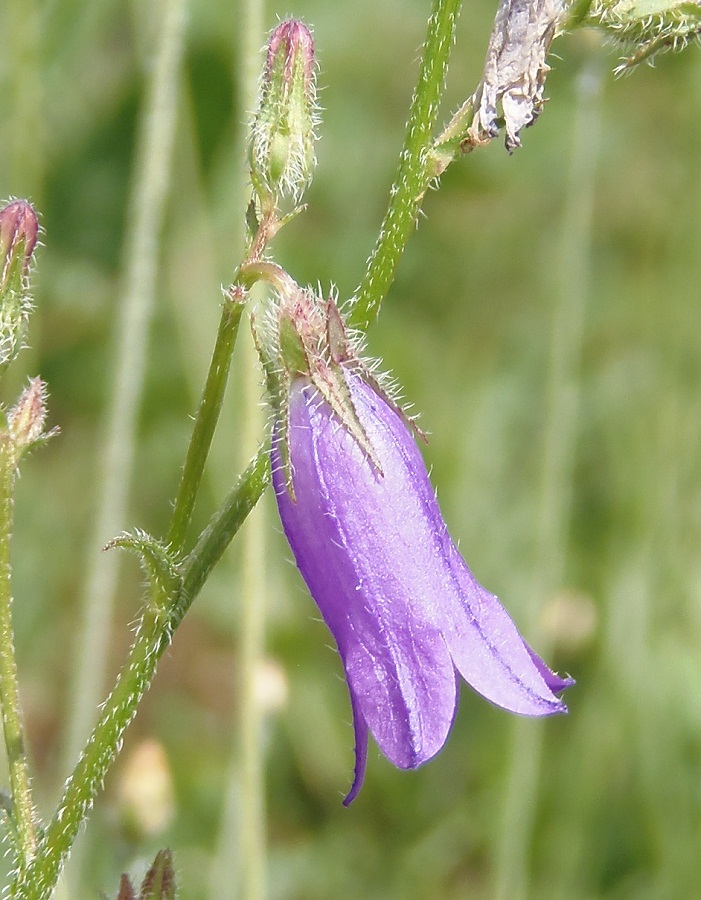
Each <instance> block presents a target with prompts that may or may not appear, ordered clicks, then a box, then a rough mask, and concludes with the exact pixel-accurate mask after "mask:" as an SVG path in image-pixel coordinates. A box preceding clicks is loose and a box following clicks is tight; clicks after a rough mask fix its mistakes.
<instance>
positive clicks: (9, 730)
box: [0, 434, 36, 871]
mask: <svg viewBox="0 0 701 900" xmlns="http://www.w3.org/2000/svg"><path fill="white" fill-rule="evenodd" d="M16 473H17V459H16V451H15V447H14V445H13V443H12V440H11V439H10V437H9V436H8V435H7V434H4V435H1V436H0V704H1V705H2V724H3V730H4V733H5V746H6V748H7V762H8V767H9V774H10V790H11V793H12V814H11V817H10V821H11V822H12V825H13V826H14V828H13V829H11V831H14V835H13V836H14V838H15V840H16V851H17V858H18V863H19V869H20V871H21V870H22V869H24V868H26V866H27V865H28V864H29V862H30V861H31V859H32V857H33V856H34V854H35V852H36V826H35V821H34V807H33V804H32V792H31V788H30V784H29V766H28V763H27V755H26V752H25V748H24V729H23V727H22V713H21V710H20V704H19V688H18V684H17V661H16V658H15V647H14V639H13V631H12V584H11V576H12V570H11V566H10V536H11V535H12V522H13V516H12V511H13V503H14V488H15V477H16Z"/></svg>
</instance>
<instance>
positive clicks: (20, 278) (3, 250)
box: [0, 200, 39, 368]
mask: <svg viewBox="0 0 701 900" xmlns="http://www.w3.org/2000/svg"><path fill="white" fill-rule="evenodd" d="M38 234H39V222H38V221H37V217H36V213H35V212H34V210H33V209H32V207H31V205H30V204H29V203H27V201H26V200H14V201H13V202H12V203H8V204H7V206H5V207H4V208H3V209H1V210H0V368H2V367H4V366H5V365H7V364H8V363H9V362H11V361H12V360H13V359H14V358H15V356H16V355H17V353H18V352H19V350H20V348H21V346H22V337H23V334H24V328H25V325H26V322H27V319H28V317H29V313H30V311H31V300H30V297H29V293H28V273H29V264H30V262H31V259H32V254H33V252H34V248H35V246H36V242H37V236H38Z"/></svg>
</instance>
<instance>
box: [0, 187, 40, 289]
mask: <svg viewBox="0 0 701 900" xmlns="http://www.w3.org/2000/svg"><path fill="white" fill-rule="evenodd" d="M38 236H39V220H38V219H37V216H36V213H35V212H34V209H33V207H32V205H31V204H30V203H27V201H26V200H13V201H12V203H8V204H7V206H6V207H4V209H1V210H0V259H1V260H2V263H3V271H4V270H5V269H7V267H8V266H9V265H10V264H11V261H12V258H13V256H14V255H15V253H16V252H17V250H18V248H19V246H20V244H21V246H22V254H23V257H24V262H23V270H24V272H26V271H27V269H28V268H29V261H30V260H31V258H32V253H33V252H34V248H35V247H36V243H37V237H38Z"/></svg>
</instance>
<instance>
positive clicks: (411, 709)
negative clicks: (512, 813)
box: [272, 372, 569, 802]
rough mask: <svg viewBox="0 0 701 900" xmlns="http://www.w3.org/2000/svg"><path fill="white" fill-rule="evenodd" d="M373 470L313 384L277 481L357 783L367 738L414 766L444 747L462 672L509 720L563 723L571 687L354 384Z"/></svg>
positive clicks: (304, 388) (416, 456)
mask: <svg viewBox="0 0 701 900" xmlns="http://www.w3.org/2000/svg"><path fill="white" fill-rule="evenodd" d="M346 378H347V384H348V388H349V393H350V397H351V400H352V403H353V405H354V407H355V412H356V413H357V417H358V420H359V422H360V423H361V425H362V427H363V429H364V431H365V432H366V434H367V437H368V440H369V442H370V444H371V445H372V447H373V451H374V461H371V460H370V459H369V458H368V456H367V454H366V453H365V452H364V451H363V450H362V449H361V447H360V445H359V444H358V442H357V441H356V440H355V439H354V438H353V437H352V435H351V434H350V433H349V432H348V430H347V429H346V428H344V427H343V425H342V424H341V423H340V421H339V420H338V418H337V417H336V415H335V414H334V413H333V412H332V410H331V407H330V406H329V404H328V403H327V402H326V401H324V400H323V399H322V398H321V396H320V395H319V393H318V392H317V391H316V390H315V388H314V387H313V386H312V385H311V383H310V382H309V381H308V380H306V379H304V378H298V379H297V380H296V381H295V382H294V383H293V384H292V387H291V390H290V397H289V410H290V420H289V432H288V440H289V457H290V462H291V467H292V481H293V486H294V495H295V498H296V499H295V500H292V499H291V498H290V495H289V494H288V492H287V490H286V486H285V476H284V473H283V471H282V464H281V452H280V440H281V434H280V430H279V429H278V431H277V432H276V434H275V436H274V440H273V450H272V465H273V483H274V486H275V491H276V494H277V500H278V506H279V510H280V516H281V519H282V522H283V526H284V529H285V533H286V535H287V538H288V540H289V542H290V545H291V547H292V550H293V552H294V555H295V559H296V561H297V565H298V566H299V569H300V571H301V573H302V575H303V577H304V579H305V581H306V582H307V585H308V587H309V590H310V592H311V594H312V597H313V598H314V600H315V601H316V603H317V605H318V606H319V609H320V610H321V613H322V615H323V616H324V619H325V620H326V622H327V624H328V626H329V628H330V629H331V632H332V633H333V636H334V638H335V640H336V643H337V645H338V649H339V652H340V655H341V658H342V660H343V664H344V667H345V670H346V676H347V679H348V686H349V690H350V693H351V702H352V706H353V714H354V722H355V729H356V772H355V779H354V783H353V786H352V788H351V792H350V794H349V797H348V798H347V802H350V800H351V799H352V798H353V797H354V796H355V795H356V794H357V791H358V790H359V788H360V782H361V781H362V775H363V771H364V765H365V756H364V754H365V745H366V738H367V729H368V728H369V730H370V731H371V732H372V734H373V736H374V737H375V740H376V741H377V743H378V744H379V746H380V749H381V750H382V752H383V753H384V754H385V756H387V757H388V758H389V759H390V760H391V761H392V762H393V763H395V765H397V766H400V767H402V768H414V767H416V766H418V765H420V764H421V763H423V762H425V761H426V760H427V759H429V758H430V757H431V756H433V755H434V754H435V753H437V752H438V751H439V750H440V749H441V747H442V746H443V743H444V742H445V740H446V737H447V734H448V731H449V729H450V726H451V724H452V720H453V716H454V712H455V704H456V683H455V668H457V669H458V671H459V672H460V673H461V674H462V675H463V677H464V678H465V679H466V680H467V681H468V682H469V683H470V684H471V685H472V686H473V687H474V688H475V690H477V691H478V692H479V693H481V694H482V695H483V696H484V697H486V698H487V699H489V700H491V701H492V702H493V703H496V704H498V705H500V706H502V707H504V708H505V709H508V710H511V711H512V712H517V713H521V714H524V715H532V716H542V715H550V714H552V713H556V712H565V711H566V708H565V706H564V704H563V703H562V701H560V700H559V699H558V698H557V697H556V696H555V695H554V693H553V691H556V690H561V689H562V688H564V687H566V686H567V685H568V684H569V682H567V681H565V680H564V679H560V678H559V677H558V676H556V675H554V673H552V672H551V671H550V670H549V669H548V668H547V666H546V665H545V664H544V663H543V662H542V660H540V659H539V658H538V657H537V656H536V655H535V654H534V653H533V652H532V651H531V650H530V648H529V647H528V646H527V645H526V644H525V642H524V641H523V639H522V638H521V636H520V635H519V633H518V631H517V629H516V627H515V625H514V624H513V622H512V621H511V619H510V618H509V616H508V614H507V613H506V611H505V610H504V608H503V607H502V606H501V604H500V603H499V601H498V600H497V598H496V597H495V596H494V595H493V594H490V593H489V592H488V591H486V590H484V588H482V587H481V586H480V585H479V584H478V583H477V582H476V581H475V579H474V577H473V575H472V573H471V572H470V570H469V569H468V567H467V565H466V564H465V562H464V560H463V559H462V557H461V556H460V554H459V552H458V550H457V548H456V547H455V544H454V543H453V542H452V540H451V539H450V536H449V535H448V532H447V528H446V525H445V522H444V521H443V518H442V516H441V513H440V509H439V507H438V503H437V501H436V498H435V495H434V492H433V489H432V487H431V484H430V482H429V479H428V474H427V472H426V467H425V464H424V462H423V458H422V456H421V453H420V452H419V449H418V447H417V445H416V443H415V441H414V439H413V436H412V435H411V433H410V432H409V430H408V429H407V427H406V425H405V424H404V422H403V421H402V419H401V418H400V416H399V415H398V414H397V412H396V411H395V410H394V409H393V408H392V407H391V406H390V405H389V404H388V403H387V402H386V401H385V400H384V399H383V398H381V397H380V396H379V395H378V394H377V393H376V392H375V390H374V389H373V388H372V387H371V386H370V385H368V384H367V383H366V382H364V381H363V380H362V379H361V378H360V376H358V375H356V374H354V373H351V372H347V373H346Z"/></svg>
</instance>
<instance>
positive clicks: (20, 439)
mask: <svg viewBox="0 0 701 900" xmlns="http://www.w3.org/2000/svg"><path fill="white" fill-rule="evenodd" d="M45 421H46V385H45V384H44V382H43V381H42V380H41V378H30V379H29V385H28V386H27V387H26V388H25V389H24V391H23V392H22V395H21V397H20V398H19V400H18V401H17V404H16V405H15V406H14V407H13V408H12V409H11V410H10V412H9V413H8V416H7V424H8V427H9V430H10V434H11V435H12V440H13V441H14V444H15V447H17V449H18V450H19V451H20V452H21V451H23V450H26V449H27V448H28V447H31V446H32V444H35V443H36V442H37V441H38V440H40V439H41V438H42V437H44V436H45V435H44V423H45Z"/></svg>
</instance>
